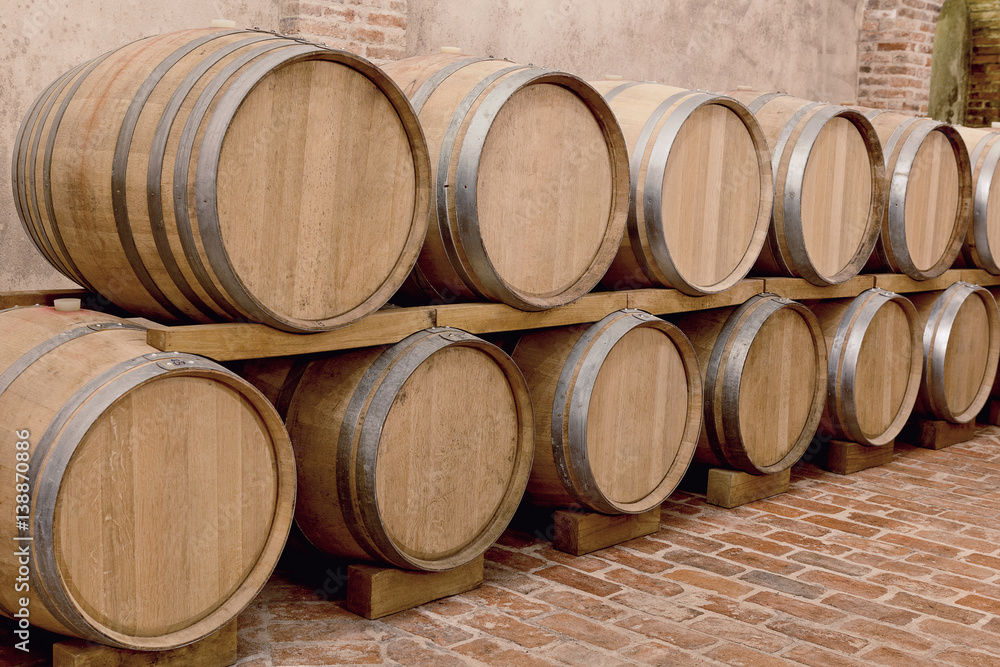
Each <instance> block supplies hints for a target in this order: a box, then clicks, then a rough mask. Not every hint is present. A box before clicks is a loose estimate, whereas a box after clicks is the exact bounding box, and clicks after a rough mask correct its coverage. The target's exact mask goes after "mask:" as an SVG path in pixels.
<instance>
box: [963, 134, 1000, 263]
mask: <svg viewBox="0 0 1000 667" xmlns="http://www.w3.org/2000/svg"><path fill="white" fill-rule="evenodd" d="M955 129H956V130H957V131H958V133H959V135H961V137H962V141H964V142H965V147H966V149H967V150H968V151H969V157H970V159H973V160H974V163H973V164H972V165H971V167H972V196H973V211H972V219H971V221H970V223H969V231H968V232H967V233H966V235H965V242H964V243H963V245H962V257H963V258H964V260H965V262H966V263H967V264H968V265H969V266H975V267H979V268H981V269H986V270H987V271H989V272H990V273H993V274H1000V179H997V178H995V176H996V172H997V169H998V168H1000V162H997V161H995V159H996V157H997V156H996V153H997V151H998V150H1000V143H998V142H1000V132H996V131H995V130H990V129H985V128H974V127H962V126H960V125H956V126H955ZM990 164H992V165H993V167H992V169H991V168H990V166H989V165H990ZM977 199H978V200H980V202H981V203H978V204H977V202H976V200H977ZM977 237H978V238H977ZM983 241H985V243H983ZM983 246H985V247H983Z"/></svg>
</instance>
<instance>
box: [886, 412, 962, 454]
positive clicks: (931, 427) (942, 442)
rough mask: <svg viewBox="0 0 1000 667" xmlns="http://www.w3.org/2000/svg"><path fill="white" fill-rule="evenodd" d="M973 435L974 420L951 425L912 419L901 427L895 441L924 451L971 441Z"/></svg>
mask: <svg viewBox="0 0 1000 667" xmlns="http://www.w3.org/2000/svg"><path fill="white" fill-rule="evenodd" d="M975 435H976V422H975V420H973V421H970V422H967V423H965V424H952V423H951V422H946V421H938V420H935V419H914V420H912V421H910V422H909V423H908V424H907V425H906V426H904V427H903V431H902V432H901V433H900V434H899V436H898V437H897V438H896V440H897V441H898V442H905V443H907V444H908V445H913V446H915V447H923V448H924V449H944V448H945V447H951V446H952V445H957V444H958V443H960V442H965V441H967V440H971V439H972V438H973V437H974V436H975Z"/></svg>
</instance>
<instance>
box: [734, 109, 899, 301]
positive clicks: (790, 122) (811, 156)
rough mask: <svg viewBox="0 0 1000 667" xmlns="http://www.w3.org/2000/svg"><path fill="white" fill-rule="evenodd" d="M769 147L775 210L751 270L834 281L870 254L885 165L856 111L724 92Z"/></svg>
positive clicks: (845, 276) (875, 141) (869, 128)
mask: <svg viewBox="0 0 1000 667" xmlns="http://www.w3.org/2000/svg"><path fill="white" fill-rule="evenodd" d="M729 94H730V95H731V96H732V97H734V98H736V99H737V100H739V101H740V102H742V103H743V104H745V105H746V106H747V107H748V108H749V109H750V110H751V111H752V112H753V114H754V116H755V117H756V118H757V121H758V122H759V123H760V125H761V128H762V129H763V131H764V134H765V136H766V137H767V140H768V144H769V145H770V147H771V155H772V157H771V166H772V170H773V174H774V193H775V194H774V212H773V215H772V222H771V227H770V230H769V233H768V240H767V243H766V244H765V246H764V248H763V250H762V252H761V255H760V259H759V260H758V263H757V265H756V266H755V268H754V273H756V274H760V275H784V276H792V277H800V278H805V279H806V280H808V281H809V282H811V283H813V284H814V285H820V286H823V285H835V284H839V283H843V282H846V281H847V280H850V279H851V278H852V277H854V276H855V275H857V273H858V272H859V271H861V269H862V268H863V267H864V265H865V262H866V261H867V260H868V257H869V256H870V255H871V251H872V248H873V247H874V245H875V243H876V241H877V237H878V230H879V222H880V221H881V218H882V213H883V209H884V206H885V202H884V197H885V195H884V193H885V165H884V164H883V159H882V153H881V145H880V143H879V141H878V136H877V135H876V133H875V131H874V129H873V128H872V126H871V123H869V122H868V121H867V120H866V119H865V118H864V117H863V116H862V115H861V114H860V113H859V112H857V111H855V110H853V109H848V108H846V107H840V106H832V105H828V104H821V103H817V102H809V101H807V100H802V99H798V98H794V97H790V96H788V95H783V94H779V93H765V94H762V93H760V92H755V91H735V92H731V93H729Z"/></svg>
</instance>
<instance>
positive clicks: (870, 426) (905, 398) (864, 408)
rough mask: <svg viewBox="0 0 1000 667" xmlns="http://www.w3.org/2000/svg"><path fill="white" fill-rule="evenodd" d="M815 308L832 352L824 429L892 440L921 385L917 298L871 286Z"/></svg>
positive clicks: (861, 439)
mask: <svg viewBox="0 0 1000 667" xmlns="http://www.w3.org/2000/svg"><path fill="white" fill-rule="evenodd" d="M810 309H811V310H812V311H813V313H814V314H815V315H816V317H817V318H818V319H819V323H820V326H821V327H822V328H823V335H824V336H825V337H826V345H827V350H828V352H829V355H830V359H829V363H828V366H827V390H826V407H825V409H824V410H823V418H822V419H821V421H820V425H821V427H822V428H823V430H824V432H827V433H832V434H833V436H834V437H835V438H837V439H838V440H845V441H847V442H857V443H860V444H862V445H869V446H873V447H878V446H881V445H886V444H889V443H891V442H892V441H893V440H894V439H895V437H896V436H897V435H899V432H900V431H901V430H902V429H903V426H904V425H905V424H906V420H907V419H909V417H910V412H911V411H912V410H913V405H914V403H915V402H916V400H917V392H918V391H919V389H920V372H921V365H922V361H923V351H922V350H923V348H922V346H921V329H920V326H919V322H918V320H917V311H916V310H915V309H914V307H913V304H912V303H910V302H909V301H908V300H907V299H906V298H905V297H903V296H900V295H899V294H894V293H893V292H887V291H885V290H881V289H870V290H867V291H865V292H862V293H861V295H859V296H858V297H857V298H855V299H831V300H829V301H818V302H816V303H815V304H813V305H812V306H810Z"/></svg>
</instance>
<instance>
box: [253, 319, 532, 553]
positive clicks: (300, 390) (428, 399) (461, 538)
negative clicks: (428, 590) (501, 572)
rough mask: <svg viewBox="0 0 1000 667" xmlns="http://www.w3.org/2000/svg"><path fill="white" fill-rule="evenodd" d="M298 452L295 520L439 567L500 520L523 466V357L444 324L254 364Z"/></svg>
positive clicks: (320, 540)
mask: <svg viewBox="0 0 1000 667" xmlns="http://www.w3.org/2000/svg"><path fill="white" fill-rule="evenodd" d="M241 373H243V374H244V375H245V376H246V377H247V378H248V379H249V380H250V381H251V382H253V383H254V384H255V385H257V386H258V387H259V388H260V389H261V390H262V391H263V392H264V394H265V395H266V396H268V398H270V399H271V400H272V401H274V402H275V404H276V406H277V408H278V410H279V412H280V413H281V414H283V415H285V416H286V419H285V423H286V425H287V427H288V431H289V434H290V435H291V438H292V446H293V447H294V449H295V457H296V461H297V463H298V475H299V496H298V502H297V505H296V508H295V520H296V523H297V525H298V526H299V528H301V529H302V532H303V534H304V535H305V536H306V538H307V539H308V540H309V541H310V542H311V543H312V544H313V545H314V546H315V547H317V548H318V549H320V550H321V551H324V552H326V553H328V554H333V555H337V556H341V557H344V558H348V559H352V560H364V561H373V562H381V563H388V564H390V565H393V566H396V567H400V568H404V569H409V570H425V571H440V570H448V569H451V568H455V567H459V566H460V565H464V564H466V563H469V562H471V561H472V560H475V559H476V558H477V557H479V556H480V555H481V554H482V553H483V552H485V551H486V549H487V548H488V547H490V546H491V545H492V544H493V543H494V542H495V541H496V539H497V538H498V537H499V536H500V533H502V532H503V531H504V529H506V527H507V524H508V523H509V521H510V519H511V517H512V516H513V515H514V510H515V509H517V505H518V503H519V502H520V500H521V496H522V495H523V493H524V487H525V484H526V483H527V481H528V473H529V472H530V470H531V456H532V449H533V440H532V409H531V400H530V398H529V396H528V388H527V386H526V385H525V382H524V378H523V377H522V376H521V373H520V371H518V369H517V366H515V365H514V362H513V361H511V359H510V357H508V356H507V355H506V354H505V353H504V352H503V351H502V350H501V349H500V348H498V347H496V346H494V345H491V344H489V343H487V342H486V341H484V340H482V339H480V338H477V337H475V336H473V335H472V334H468V333H465V332H464V331H459V330H458V329H450V328H446V327H439V328H434V329H427V330H425V331H420V332H418V333H415V334H413V335H411V336H409V337H407V338H405V339H403V340H402V341H401V342H400V343H398V344H396V345H394V346H391V347H390V346H380V347H369V348H362V349H358V350H353V351H351V352H346V353H339V354H334V355H325V356H320V357H296V358H292V359H275V360H261V361H254V362H248V363H247V364H245V365H244V366H243V368H242V370H241Z"/></svg>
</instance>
